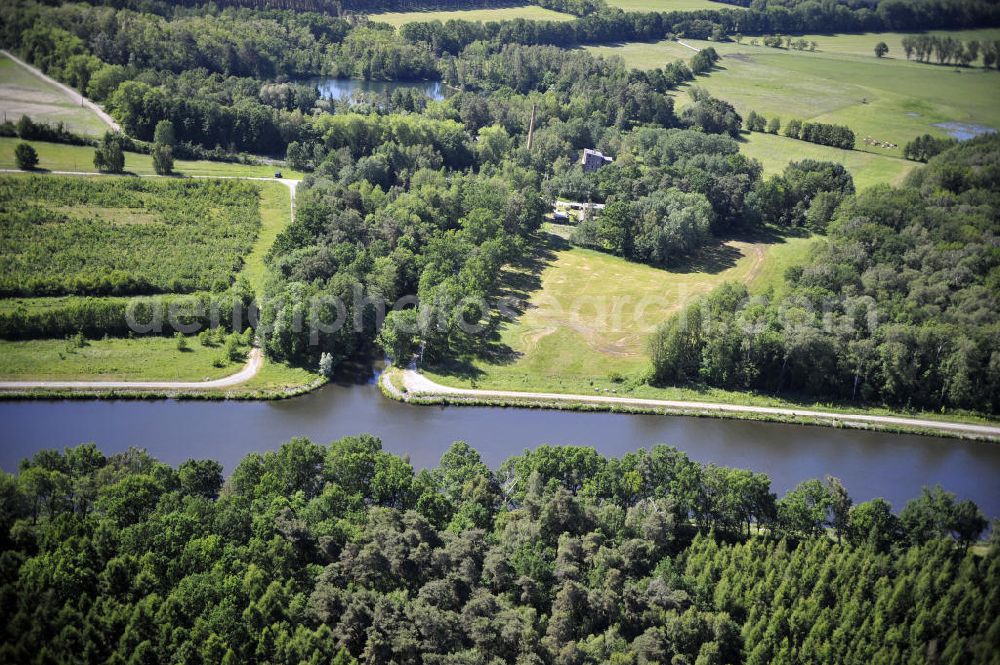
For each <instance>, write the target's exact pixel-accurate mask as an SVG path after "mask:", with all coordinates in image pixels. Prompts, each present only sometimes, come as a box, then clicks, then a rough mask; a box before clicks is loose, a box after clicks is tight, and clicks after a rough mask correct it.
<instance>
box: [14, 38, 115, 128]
mask: <svg viewBox="0 0 1000 665" xmlns="http://www.w3.org/2000/svg"><path fill="white" fill-rule="evenodd" d="M22 115H27V116H30V117H31V119H32V120H35V121H36V122H45V123H48V124H51V125H55V124H58V123H60V122H61V123H63V124H64V125H65V126H66V129H68V130H70V131H71V132H75V133H77V134H86V135H90V136H100V135H102V134H103V133H104V132H105V131H107V129H108V126H107V125H106V124H104V121H103V120H101V119H100V118H99V117H98V116H97V114H96V113H94V112H93V111H91V110H90V109H88V108H86V107H84V106H81V105H80V103H79V101H77V100H73V99H70V98H69V96H68V95H67V94H66V93H65V92H64V91H63V90H62V89H60V88H58V87H56V86H54V85H52V84H51V83H47V82H45V81H43V80H42V79H40V78H38V77H37V76H35V75H34V74H32V73H31V72H29V71H28V70H26V69H25V68H24V67H21V66H20V65H18V64H17V63H15V62H14V61H13V60H11V59H10V58H8V57H7V56H5V55H0V119H6V120H10V121H12V122H16V121H17V120H18V119H19V118H20V117H21V116H22Z"/></svg>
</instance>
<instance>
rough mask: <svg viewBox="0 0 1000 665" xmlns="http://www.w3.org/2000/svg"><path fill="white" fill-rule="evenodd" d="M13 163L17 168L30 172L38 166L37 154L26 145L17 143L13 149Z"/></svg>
mask: <svg viewBox="0 0 1000 665" xmlns="http://www.w3.org/2000/svg"><path fill="white" fill-rule="evenodd" d="M14 161H15V162H16V163H17V168H19V169H21V170H22V171H30V170H32V169H34V168H35V167H36V166H38V153H37V152H35V149H34V148H32V147H31V146H30V145H28V144H27V143H18V144H17V147H16V148H14Z"/></svg>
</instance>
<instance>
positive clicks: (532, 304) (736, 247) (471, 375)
mask: <svg viewBox="0 0 1000 665" xmlns="http://www.w3.org/2000/svg"><path fill="white" fill-rule="evenodd" d="M546 229H547V230H549V229H552V231H557V230H558V228H554V225H549V226H547V227H546ZM811 242H812V241H811V240H810V239H809V238H806V237H801V238H798V237H790V238H777V237H773V236H763V235H762V236H761V237H758V238H747V239H739V240H730V241H727V242H725V243H722V244H720V245H717V246H715V247H710V248H706V249H705V250H703V251H702V252H701V253H699V254H698V255H697V256H696V257H694V258H692V259H691V260H689V262H688V264H687V265H686V266H682V267H678V268H675V269H673V270H669V271H668V270H661V269H658V268H653V267H650V266H647V265H644V264H640V263H632V262H629V261H626V260H625V259H622V258H619V257H616V256H612V255H610V254H604V253H602V252H597V251H593V250H588V249H581V248H576V247H569V246H568V244H567V243H566V242H565V241H564V240H562V239H561V238H560V237H559V235H558V233H555V232H549V233H548V235H547V239H546V241H545V247H544V248H543V250H542V252H541V258H540V259H539V260H538V261H537V262H532V263H529V264H528V265H522V266H517V267H514V268H511V269H509V271H508V273H507V279H508V283H509V285H510V290H509V295H514V296H515V297H518V298H523V299H526V300H527V303H528V304H527V307H526V308H525V311H524V313H523V314H522V315H521V316H520V317H518V318H517V320H516V321H514V322H512V323H502V324H501V325H500V328H499V338H498V339H497V340H494V344H493V349H492V354H491V360H483V359H476V360H474V361H472V366H471V367H465V366H463V367H457V366H456V367H452V368H448V370H447V371H446V372H444V373H450V374H452V375H453V376H452V377H451V378H447V377H446V378H443V379H442V381H443V382H445V383H447V384H449V385H462V386H466V387H468V386H472V385H473V384H474V385H475V386H476V387H482V388H496V389H509V390H524V389H532V390H567V391H569V389H570V388H572V389H575V390H580V389H581V386H589V385H590V383H589V382H590V381H592V380H596V379H607V378H608V377H609V376H610V375H612V374H615V375H622V376H626V375H628V376H635V375H637V374H639V373H640V372H642V371H643V370H644V369H645V367H646V365H647V362H648V361H647V359H646V354H645V348H644V347H645V340H646V337H647V335H648V334H649V332H650V331H651V330H652V329H653V328H654V327H655V326H656V325H657V324H659V323H661V322H662V321H664V320H665V319H666V318H667V317H668V316H669V315H670V314H672V313H673V312H675V311H677V310H678V309H680V308H681V307H682V306H683V305H684V304H686V303H687V302H689V301H691V300H692V299H694V298H696V297H698V296H701V295H704V294H706V293H708V292H709V291H711V290H712V289H713V288H715V287H716V286H718V285H719V284H721V283H722V282H724V281H730V280H732V281H740V282H744V283H746V284H750V285H751V286H753V287H754V288H755V289H760V290H764V289H766V288H767V287H768V286H772V285H775V284H776V283H778V282H779V281H780V279H781V274H783V271H784V268H785V267H786V266H787V265H789V264H790V263H792V262H793V261H794V259H796V258H798V257H800V256H802V255H803V254H804V253H805V252H806V251H808V248H809V246H811ZM786 256H787V257H788V258H785V257H786ZM778 271H780V272H778ZM431 375H432V376H434V377H438V378H441V374H437V373H435V374H431ZM435 380H437V378H435ZM609 380H610V379H609Z"/></svg>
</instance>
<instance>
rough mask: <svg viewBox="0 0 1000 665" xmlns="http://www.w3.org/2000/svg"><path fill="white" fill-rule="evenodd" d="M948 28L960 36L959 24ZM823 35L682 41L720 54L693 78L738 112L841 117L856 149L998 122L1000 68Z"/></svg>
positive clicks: (641, 50) (635, 54)
mask: <svg viewBox="0 0 1000 665" xmlns="http://www.w3.org/2000/svg"><path fill="white" fill-rule="evenodd" d="M952 34H954V35H955V36H956V38H962V33H961V32H955V33H952ZM821 37H822V36H819V37H817V39H816V41H818V42H819V49H820V50H819V51H817V52H815V53H813V52H807V51H795V50H791V51H788V50H785V49H774V48H768V47H764V46H751V45H749V43H748V42H747V40H746V39H744V42H743V43H742V44H736V43H734V42H724V43H713V42H706V41H698V40H685V41H686V42H687V43H689V44H691V45H692V46H695V47H698V48H702V47H706V46H713V47H714V48H715V49H716V50H717V51H718V52H719V53H720V55H722V56H723V57H722V60H721V61H720V63H719V66H718V67H717V68H716V69H715V70H714V71H713V72H711V73H710V74H709V75H707V76H702V77H699V78H698V80H697V82H696V84H697V85H699V86H702V87H704V88H706V89H707V90H708V91H709V92H711V93H712V94H713V95H715V96H717V97H721V98H723V99H725V100H727V101H729V102H732V103H733V104H734V105H735V106H736V108H737V110H738V111H739V112H740V113H741V114H744V115H745V114H746V113H748V112H749V111H751V110H755V111H757V112H758V113H762V114H763V115H765V116H766V117H768V118H770V117H772V116H778V117H779V118H780V119H781V120H782V123H786V122H787V121H788V120H790V119H792V118H798V119H801V120H812V121H816V122H827V123H836V124H842V125H847V126H848V127H850V128H851V129H853V130H854V132H855V134H856V135H857V136H858V144H857V146H856V147H857V149H859V150H864V151H867V152H872V153H875V154H884V155H889V156H893V157H899V156H902V146H903V145H905V144H906V142H907V141H909V140H911V139H913V138H915V137H916V136H919V135H921V134H926V133H930V134H935V135H938V136H947V133H946V132H945V131H944V130H943V129H940V128H937V127H934V124H935V123H940V122H949V121H954V122H969V123H977V124H982V125H986V126H989V127H994V128H1000V72H997V71H996V70H991V71H985V70H983V69H982V68H974V67H972V68H955V67H939V66H936V65H928V64H923V63H916V62H907V61H906V60H905V59H904V60H899V59H895V58H889V59H885V58H883V59H879V58H876V57H875V55H874V53H871V54H870V55H865V54H863V53H860V52H859V53H852V52H851V50H852V49H859V48H860V47H859V46H856V45H855V46H852V45H851V41H850V40H846V39H845V40H843V41H842V42H841V44H842V45H841V49H842V50H841V51H839V52H835V51H826V50H824V43H825V42H824V40H828V41H829V42H830V43H831V44H834V43H837V40H838V39H840V38H839V37H831V38H821ZM857 43H860V42H857ZM872 46H874V44H872ZM890 48H891V47H890ZM588 50H589V51H591V52H593V53H598V54H602V55H618V56H621V57H622V58H624V59H625V61H626V63H628V64H629V65H631V66H634V67H639V68H650V67H660V66H663V64H664V63H666V62H669V61H672V60H676V59H678V58H683V59H685V60H687V59H690V57H691V55H692V53H693V51H691V50H690V49H687V48H685V47H684V46H682V45H680V44H677V43H676V42H658V43H653V44H637V43H630V44H621V45H613V46H596V47H588ZM677 102H678V106H679V107H682V106H683V105H684V104H687V103H689V99H688V96H687V95H686V94H685V93H684V91H683V90H681V91H679V92H678V94H677ZM866 135H870V136H872V137H873V138H875V139H877V140H881V141H888V142H891V143H895V144H897V145H898V146H899V147H898V148H896V149H885V148H880V147H874V146H866V145H864V144H863V143H862V139H863V138H864V137H865V136H866Z"/></svg>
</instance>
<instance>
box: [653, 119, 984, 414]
mask: <svg viewBox="0 0 1000 665" xmlns="http://www.w3.org/2000/svg"><path fill="white" fill-rule="evenodd" d="M998 147H1000V139H998V138H997V137H996V136H990V137H981V138H977V139H973V140H971V141H967V142H964V143H961V144H959V145H958V146H956V147H954V148H951V149H950V150H948V151H946V152H944V153H942V154H940V155H938V156H937V157H934V158H932V159H931V160H930V161H929V162H928V164H927V166H926V167H924V168H923V169H921V170H918V171H916V172H915V173H914V175H913V176H911V177H910V181H909V183H908V186H906V187H904V188H901V189H891V188H888V187H877V188H873V189H869V190H867V191H865V192H863V193H861V194H858V195H857V196H854V197H851V196H847V195H848V194H849V193H850V189H852V188H848V187H847V183H848V182H849V178H847V177H844V176H846V174H842V176H841V178H842V180H843V182H844V186H843V187H842V188H840V190H839V191H829V192H824V193H821V194H817V193H814V191H811V189H812V182H813V181H812V176H809V177H804V178H803V177H795V178H794V179H792V180H791V181H789V182H785V183H775V184H774V186H773V187H771V186H768V187H767V188H766V190H765V191H767V190H770V193H769V195H768V196H767V197H765V200H771V199H772V198H774V199H776V200H777V201H778V203H777V206H776V207H777V209H779V210H780V209H783V208H785V207H786V206H787V203H785V202H783V201H782V196H783V195H784V194H785V192H787V191H788V190H789V188H793V187H794V188H799V189H800V195H802V196H803V198H802V199H801V204H800V205H797V206H795V207H794V208H793V211H795V214H796V215H798V213H799V212H802V211H804V220H805V222H806V223H811V224H816V222H817V221H821V220H822V219H823V218H832V220H833V221H832V222H830V223H829V227H828V233H829V241H828V242H825V243H823V244H822V245H820V246H818V247H817V249H816V251H814V252H813V254H812V256H811V257H810V259H809V261H808V262H807V263H806V264H805V265H803V266H799V267H794V268H791V269H789V271H788V272H787V273H786V281H787V287H788V288H787V291H786V295H785V296H784V297H783V298H782V299H774V298H771V297H767V296H764V297H755V298H751V297H749V296H748V294H747V292H746V289H745V288H744V287H742V286H737V285H732V284H731V285H727V286H726V287H724V288H722V289H720V290H719V291H718V292H716V293H714V294H713V295H711V296H709V297H708V298H706V299H704V300H702V301H700V302H697V303H695V304H693V305H691V306H690V307H688V308H687V310H686V311H684V312H682V313H681V314H679V315H678V316H676V317H674V318H672V319H671V320H670V321H668V322H667V323H665V324H664V326H663V327H661V328H660V329H659V330H658V332H657V333H656V334H655V335H653V337H652V338H651V341H650V353H651V357H652V365H653V373H652V378H653V381H654V382H657V383H676V382H701V383H706V384H709V385H713V386H725V387H729V388H740V389H746V388H750V389H755V390H761V391H767V392H772V393H780V394H790V395H803V396H808V397H809V398H819V397H822V398H835V399H841V400H851V401H856V400H862V401H868V402H878V403H884V404H889V405H892V406H894V407H899V406H910V407H918V408H922V409H933V410H938V409H942V408H958V409H971V410H977V411H984V412H987V413H997V411H998V409H1000V373H998V372H997V361H998V358H1000V347H998V346H997V339H1000V338H998V335H997V332H998V331H997V321H998V320H1000V319H998V316H997V308H998V303H997V299H996V298H995V297H994V293H995V291H996V289H995V284H994V281H995V279H996V265H997V259H996V257H995V256H994V252H993V250H992V249H991V247H992V241H991V238H992V235H993V234H994V232H995V230H996V223H995V219H996V210H995V203H994V201H995V199H996V192H997V188H998V183H997V181H996V176H995V172H996V160H997V155H998V154H1000V151H998ZM820 173H821V172H820ZM804 175H805V174H804ZM817 175H818V173H817ZM788 176H789V174H788V172H786V175H785V176H784V179H785V180H786V181H787V180H788ZM831 178H832V179H833V180H834V181H836V180H837V179H838V177H837V173H835V172H832V171H831V172H829V173H827V175H825V176H824V180H830V179H831ZM795 183H798V184H795ZM767 184H768V185H770V182H768V183H767ZM838 203H839V205H838ZM820 226H822V225H820Z"/></svg>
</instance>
